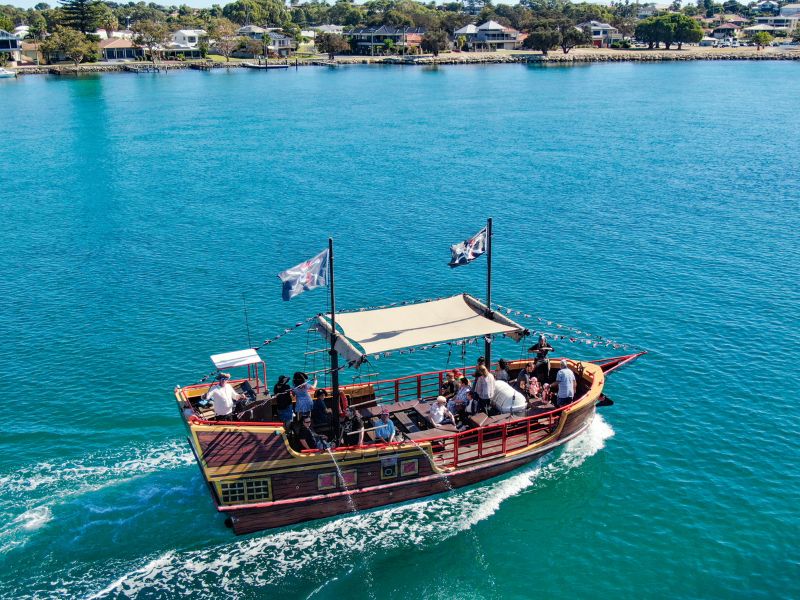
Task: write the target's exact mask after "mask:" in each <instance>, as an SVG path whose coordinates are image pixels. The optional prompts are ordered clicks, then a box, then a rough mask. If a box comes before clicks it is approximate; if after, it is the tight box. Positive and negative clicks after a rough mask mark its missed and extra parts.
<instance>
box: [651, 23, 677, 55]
mask: <svg viewBox="0 0 800 600" xmlns="http://www.w3.org/2000/svg"><path fill="white" fill-rule="evenodd" d="M655 20H656V23H655V30H656V48H658V43H659V42H663V43H664V47H665V48H666V49H667V50H669V47H670V46H671V45H672V44H673V43H675V24H674V23H673V22H672V21H671V20H670V18H669V16H668V15H662V16H660V17H655Z"/></svg>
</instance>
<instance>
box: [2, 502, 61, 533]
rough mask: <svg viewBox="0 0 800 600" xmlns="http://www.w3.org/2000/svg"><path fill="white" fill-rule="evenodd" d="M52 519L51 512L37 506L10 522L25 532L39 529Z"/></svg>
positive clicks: (44, 507)
mask: <svg viewBox="0 0 800 600" xmlns="http://www.w3.org/2000/svg"><path fill="white" fill-rule="evenodd" d="M52 518H53V511H51V510H50V509H49V508H48V507H47V506H39V507H37V508H32V509H31V510H26V511H25V512H24V513H22V514H21V515H20V516H18V517H17V518H16V519H14V520H13V521H12V523H14V524H18V525H19V526H20V527H21V528H22V529H25V530H26V531H33V530H34V529H39V528H40V527H42V526H43V525H44V524H45V523H47V522H49V521H50V520H52Z"/></svg>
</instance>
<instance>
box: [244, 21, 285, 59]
mask: <svg viewBox="0 0 800 600" xmlns="http://www.w3.org/2000/svg"><path fill="white" fill-rule="evenodd" d="M279 29H280V28H279V27H259V26H258V25H245V26H244V27H240V28H239V30H238V31H237V32H236V34H237V35H238V36H239V37H246V38H249V39H251V40H263V39H264V36H265V35H267V36H269V38H270V42H269V44H267V49H268V50H269V53H270V54H277V55H278V56H284V57H285V56H289V55H290V54H291V53H292V50H294V48H295V44H294V39H293V38H291V37H289V36H288V35H285V34H283V33H281V32H280V31H279ZM234 56H239V57H245V56H246V57H248V58H249V57H251V56H252V55H251V54H249V53H247V52H236V53H234Z"/></svg>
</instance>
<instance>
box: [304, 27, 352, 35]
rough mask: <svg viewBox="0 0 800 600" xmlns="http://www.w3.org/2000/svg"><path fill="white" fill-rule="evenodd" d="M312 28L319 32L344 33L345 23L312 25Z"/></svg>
mask: <svg viewBox="0 0 800 600" xmlns="http://www.w3.org/2000/svg"><path fill="white" fill-rule="evenodd" d="M311 29H313V30H315V31H316V32H317V33H336V34H338V35H342V34H343V33H344V26H343V25H318V26H317V27H312V28H311Z"/></svg>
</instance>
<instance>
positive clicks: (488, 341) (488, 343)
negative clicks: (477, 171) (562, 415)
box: [331, 217, 493, 371]
mask: <svg viewBox="0 0 800 600" xmlns="http://www.w3.org/2000/svg"><path fill="white" fill-rule="evenodd" d="M331 285H333V275H331ZM492 314H493V312H492V217H489V218H488V219H487V220H486V316H487V317H488V318H492ZM483 357H484V359H485V360H486V368H487V369H489V371H491V370H492V338H491V336H488V335H487V336H486V338H485V340H484V349H483Z"/></svg>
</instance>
